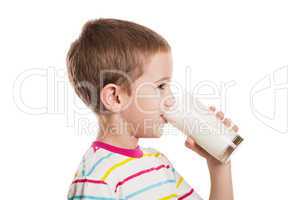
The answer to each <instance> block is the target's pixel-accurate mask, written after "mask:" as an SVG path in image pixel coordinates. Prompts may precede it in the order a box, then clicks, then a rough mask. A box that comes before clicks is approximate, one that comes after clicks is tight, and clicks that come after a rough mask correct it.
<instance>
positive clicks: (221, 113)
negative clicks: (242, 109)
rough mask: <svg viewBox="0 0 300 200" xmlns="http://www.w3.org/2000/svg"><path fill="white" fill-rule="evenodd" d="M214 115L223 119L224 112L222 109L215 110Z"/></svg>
mask: <svg viewBox="0 0 300 200" xmlns="http://www.w3.org/2000/svg"><path fill="white" fill-rule="evenodd" d="M216 116H217V118H218V119H220V120H223V118H224V113H223V112H222V111H219V112H217V114H216Z"/></svg>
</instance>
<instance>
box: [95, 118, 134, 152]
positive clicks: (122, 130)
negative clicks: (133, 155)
mask: <svg viewBox="0 0 300 200" xmlns="http://www.w3.org/2000/svg"><path fill="white" fill-rule="evenodd" d="M100 127H102V125H100ZM96 140H100V141H102V142H104V143H107V144H110V145H113V146H117V147H121V148H126V149H135V148H136V147H137V146H138V141H139V138H137V137H135V136H134V135H133V134H131V133H130V130H128V128H126V126H124V123H122V122H120V121H119V122H115V123H110V124H108V125H107V126H106V128H104V129H103V128H102V129H100V130H99V132H98V134H97V138H96Z"/></svg>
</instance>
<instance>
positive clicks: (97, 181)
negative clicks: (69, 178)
mask: <svg viewBox="0 0 300 200" xmlns="http://www.w3.org/2000/svg"><path fill="white" fill-rule="evenodd" d="M86 182H87V183H95V184H107V183H106V182H105V181H102V180H92V179H86V178H85V179H76V180H74V181H73V182H72V184H76V183H86Z"/></svg>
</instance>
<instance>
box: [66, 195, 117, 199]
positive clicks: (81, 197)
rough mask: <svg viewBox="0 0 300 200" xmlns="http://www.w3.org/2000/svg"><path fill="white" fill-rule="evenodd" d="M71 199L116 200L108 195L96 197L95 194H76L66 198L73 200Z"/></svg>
mask: <svg viewBox="0 0 300 200" xmlns="http://www.w3.org/2000/svg"><path fill="white" fill-rule="evenodd" d="M73 199H93V200H116V199H115V198H110V197H96V196H88V195H76V196H73V197H70V198H68V200H73Z"/></svg>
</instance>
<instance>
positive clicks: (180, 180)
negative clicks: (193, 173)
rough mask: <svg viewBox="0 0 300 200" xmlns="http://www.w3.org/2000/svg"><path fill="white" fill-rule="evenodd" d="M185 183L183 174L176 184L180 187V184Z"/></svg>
mask: <svg viewBox="0 0 300 200" xmlns="http://www.w3.org/2000/svg"><path fill="white" fill-rule="evenodd" d="M182 183H183V177H182V176H181V177H180V179H179V180H178V182H177V184H176V188H179V186H180V185H181V184H182Z"/></svg>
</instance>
